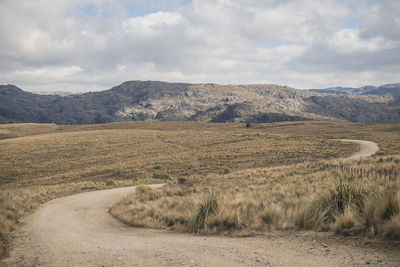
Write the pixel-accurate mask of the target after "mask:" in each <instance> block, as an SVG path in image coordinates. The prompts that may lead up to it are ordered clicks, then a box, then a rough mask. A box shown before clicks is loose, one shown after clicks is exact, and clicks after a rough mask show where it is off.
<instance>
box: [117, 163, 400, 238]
mask: <svg viewBox="0 0 400 267" xmlns="http://www.w3.org/2000/svg"><path fill="white" fill-rule="evenodd" d="M399 173H400V156H389V157H382V156H379V157H374V158H366V159H360V160H343V161H326V162H313V163H311V162H307V163H300V164H295V165H291V166H283V167H282V166H279V167H270V168H255V169H249V170H241V171H236V172H233V173H231V174H227V175H215V174H209V175H207V176H206V177H204V178H200V177H191V179H188V181H187V182H186V183H185V184H180V183H178V182H177V183H174V184H168V185H167V186H165V187H164V188H162V189H159V190H151V191H146V192H145V193H142V194H131V195H129V196H127V197H125V198H124V199H122V200H121V202H119V203H118V204H116V205H115V206H114V207H113V208H112V209H111V213H112V214H113V215H114V216H115V217H117V218H119V219H120V220H122V221H123V222H125V223H127V224H129V225H133V226H145V227H152V228H163V229H173V230H179V231H188V232H193V233H199V232H200V233H226V234H228V233H229V234H230V233H234V234H241V233H249V232H264V231H272V230H310V229H312V230H317V231H333V232H335V233H338V234H343V235H357V236H367V237H375V236H379V237H383V238H389V239H395V240H400V181H399Z"/></svg>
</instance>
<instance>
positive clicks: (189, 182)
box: [0, 122, 400, 257]
mask: <svg viewBox="0 0 400 267" xmlns="http://www.w3.org/2000/svg"><path fill="white" fill-rule="evenodd" d="M399 137H400V126H399V125H363V124H345V123H335V122H288V123H272V124H258V125H252V127H250V128H247V127H245V125H243V124H206V123H192V122H134V123H111V124H102V125H82V126H59V125H53V124H10V125H0V139H2V140H0V151H1V153H0V169H1V172H0V189H1V191H0V248H1V250H0V251H1V252H0V257H3V256H4V255H5V254H6V251H7V248H8V247H9V240H10V233H11V232H12V230H14V229H15V228H16V226H17V223H18V220H19V219H20V218H21V217H22V216H24V215H25V214H26V213H29V212H31V211H32V210H34V209H35V208H36V207H38V205H40V204H41V203H44V202H46V201H48V200H50V199H53V198H56V197H59V196H62V195H67V194H72V193H76V192H81V191H89V190H96V189H102V188H110V187H117V186H127V185H134V184H148V183H160V182H165V183H167V186H166V187H165V188H164V189H162V190H160V191H150V190H146V189H143V188H142V189H143V190H142V191H143V192H142V193H140V194H138V195H132V196H130V197H128V198H126V199H124V200H123V201H122V202H121V203H119V204H118V205H117V206H116V207H115V208H114V209H113V211H112V213H113V214H114V215H115V216H116V217H118V218H120V219H121V220H123V221H125V222H126V223H128V224H132V225H143V226H149V227H157V228H172V229H181V230H187V229H188V227H189V225H191V224H192V218H193V216H194V214H195V213H196V209H194V207H195V208H196V207H197V206H198V205H200V204H201V203H202V202H204V198H205V197H206V196H207V194H209V192H210V190H212V191H213V192H215V198H216V199H215V201H217V204H218V212H215V214H214V215H213V216H210V217H209V218H205V220H204V225H200V226H199V227H197V231H203V232H226V231H238V230H240V231H244V230H255V231H264V230H267V229H292V228H301V227H303V228H315V229H317V228H321V229H322V228H324V229H325V228H329V229H331V228H332V229H333V228H334V226H333V224H335V223H336V222H339V221H340V220H342V221H346V220H347V217H351V216H353V217H352V218H353V219H354V220H353V222H354V225H356V224H357V226H359V220H358V217H357V216H356V215H355V214H354V212H353V213H351V212H349V209H346V212H344V210H343V214H346V216H347V217H346V218H345V216H344V215H343V216H342V217H343V218H342V217H341V218H342V219H340V220H339V219H338V220H335V221H334V222H328V221H323V222H322V221H321V219H319V221H318V223H314V224H312V222H313V220H312V219H310V218H308V217H307V216H303V217H304V219H303V220H300V219H301V216H300V215H299V214H305V215H306V214H308V213H307V212H308V210H306V209H305V208H304V207H307V205H308V204H310V203H314V202H313V201H314V199H315V197H314V195H316V194H318V193H319V192H321V191H320V190H329V186H328V184H329V183H327V181H328V180H329V179H334V178H335V177H336V176H340V177H341V176H342V175H344V174H346V175H347V174H348V175H350V174H351V173H352V172H354V173H355V172H356V169H357V170H358V169H360V168H361V169H362V170H363V173H367V170H366V169H367V166H370V167H368V170H369V172H368V173H369V174H370V176H368V177H369V178H368V177H364V176H363V177H361V178H360V179H369V180H368V181H369V183H371V184H373V185H376V188H375V189H376V190H375V191H376V192H378V191H379V192H381V191H382V192H387V190H389V189H387V188H392V191H393V194H392V195H393V199H392V200H393V201H392V200H382V201H386V202H387V201H389V202H388V203H389V204H388V205H392V204H393V203H394V207H396V205H398V203H399V201H400V199H399V198H400V197H399V196H398V193H397V195H396V192H398V188H399V187H398V178H390V179H392V180H393V181H391V180H390V182H388V179H387V178H385V177H386V176H384V175H382V172H383V169H379V168H381V167H382V166H386V167H384V168H389V167H390V168H389V169H390V170H391V173H392V176H393V175H395V173H396V171H397V173H398V169H396V167H395V166H396V161H397V163H398V156H391V155H398V154H400V142H399V140H400V138H399ZM337 138H348V139H366V140H371V141H376V142H378V143H379V145H380V148H381V150H380V151H379V153H378V155H377V156H375V157H373V159H370V161H368V162H361V163H358V162H354V161H351V162H343V163H341V162H335V163H334V162H329V163H324V164H325V165H323V163H321V162H320V161H321V160H324V159H332V158H336V157H345V156H348V155H350V154H352V152H354V151H356V150H357V145H355V144H351V143H342V142H339V141H335V140H332V139H337ZM382 162H384V163H385V164H386V165H385V164H381V163H382ZM326 164H327V165H326ZM342 166H348V167H346V168H343V167H342ZM360 166H361V167H360ZM397 166H398V164H397ZM335 175H336V176H335ZM346 177H347V176H346ZM396 177H397V176H396ZM376 178H377V179H376ZM357 179H359V178H357ZM379 192H378V193H379ZM378 193H376V194H375V195H374V196H376V197H377V198H379V196H380V195H379V194H378ZM383 195H384V194H383V193H382V196H383ZM321 201H322V200H321ZM390 201H392V202H390ZM396 201H397V202H396ZM390 203H392V204H390ZM396 203H397V204H396ZM371 205H372V204H371ZM308 206H309V205H308ZM301 207H303V208H301ZM346 207H347V206H346ZM368 207H369V206H368ZM369 209H370V210H373V211H370V213H371V212H372V215H371V216H370V217H369V219H370V220H372V221H373V222H374V223H375V224H373V225H374V226H373V227H375V228H377V229H375V228H373V229H372V228H371V227H369V228H368V231H369V232H372V231H375V232H377V233H379V232H380V229H381V228H382V229H389V228H390V226H388V225H389V221H390V222H391V224H390V225H392V228H393V225H396V222H397V221H396V220H399V219H398V218H397V217H398V211H395V212H394V213H393V214H391V215H390V216H389V217H388V218H386V219H385V220H387V222H388V225H386V224H385V226H384V227H383V226H382V225H381V224H379V223H378V222H377V220H378V218H381V217H385V216H386V217H387V216H388V215H385V216H383V215H381V214H382V212H381V211H380V210H382V209H381V208H380V207H376V208H373V207H370V208H369ZM394 209H396V208H394ZM392 210H393V209H392ZM349 214H350V215H351V216H350V215H349ZM337 216H341V215H340V214H338V215H337ZM396 216H397V217H396ZM356 217H357V218H356ZM338 218H339V217H338ZM392 218H393V219H392ZM345 219H346V220H345ZM379 220H380V219H379ZM314 221H315V220H314ZM347 221H348V220H347ZM347 221H346V222H347ZM319 222H321V223H319ZM302 223H303V224H304V225H303V226H301V224H302ZM371 223H372V222H371ZM350 224H351V223H350ZM369 226H370V225H369ZM388 227H389V228H388ZM342 228H343V227H336V228H335V231H341V229H342ZM378 228H379V229H378ZM343 229H344V228H343ZM346 229H348V231H350V230H351V231H353V230H354V229H352V227H347V228H346ZM393 229H397V228H395V227H394V228H393ZM346 231H347V230H346ZM354 231H355V230H354ZM382 231H383V230H382ZM385 231H386V230H385ZM397 231H398V230H397Z"/></svg>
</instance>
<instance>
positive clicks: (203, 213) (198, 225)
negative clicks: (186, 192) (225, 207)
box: [189, 191, 219, 233]
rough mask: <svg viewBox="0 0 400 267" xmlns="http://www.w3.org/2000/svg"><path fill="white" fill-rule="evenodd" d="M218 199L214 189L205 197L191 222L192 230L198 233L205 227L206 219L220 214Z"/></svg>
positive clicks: (190, 227)
mask: <svg viewBox="0 0 400 267" xmlns="http://www.w3.org/2000/svg"><path fill="white" fill-rule="evenodd" d="M218 212H219V209H218V201H217V196H216V194H215V193H214V192H213V191H210V193H209V194H208V195H207V196H206V197H205V199H204V201H203V202H202V203H200V204H199V205H198V207H197V211H196V213H195V214H194V216H193V218H192V220H191V221H190V224H189V229H190V232H192V233H197V232H199V231H200V230H202V229H204V227H205V225H206V220H208V218H209V217H212V216H213V215H216V214H218Z"/></svg>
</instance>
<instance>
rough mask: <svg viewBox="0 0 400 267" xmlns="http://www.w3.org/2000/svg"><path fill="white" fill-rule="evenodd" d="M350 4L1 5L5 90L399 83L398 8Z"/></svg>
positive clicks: (299, 0)
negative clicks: (150, 83)
mask: <svg viewBox="0 0 400 267" xmlns="http://www.w3.org/2000/svg"><path fill="white" fill-rule="evenodd" d="M348 3H350V4H351V6H350V5H348V4H346V3H344V1H339V0H325V1H322V0H280V1H278V0H268V1H259V0H218V1H212V0H193V1H192V2H191V3H189V4H187V5H182V1H181V0H174V1H166V0H158V1H157V0H148V1H143V0H134V1H128V0H81V1H78V0H38V1H35V2H32V1H29V0H20V1H12V0H3V1H1V2H0V83H14V84H16V85H18V86H21V87H22V88H24V89H40V90H47V91H48V90H52V89H53V88H54V90H56V89H57V90H66V89H71V90H78V91H84V90H95V89H98V90H100V89H107V88H109V87H111V86H113V85H116V84H118V83H120V82H123V81H125V80H136V79H144V80H147V79H151V80H165V81H177V82H179V81H182V82H220V83H257V82H271V83H277V84H287V85H290V86H294V87H300V88H306V87H328V86H336V85H338V84H340V85H343V84H344V83H349V85H350V84H351V85H352V86H353V85H357V86H361V85H364V84H365V83H373V84H379V83H385V82H391V81H393V80H394V77H396V75H397V73H398V70H399V69H400V56H398V55H400V23H399V13H400V5H399V2H398V1H394V0H392V1H390V0H381V1H379V2H375V3H372V4H371V2H370V1H368V2H367V1H357V0H351V1H349V2H348ZM132 6H133V7H132ZM353 19H355V20H357V21H358V24H357V25H356V27H355V28H348V27H347V21H348V20H353ZM366 74H368V75H366ZM385 79H386V80H385ZM39 87H40V88H39ZM62 87H64V88H62Z"/></svg>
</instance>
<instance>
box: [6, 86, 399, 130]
mask: <svg viewBox="0 0 400 267" xmlns="http://www.w3.org/2000/svg"><path fill="white" fill-rule="evenodd" d="M392 89H393V88H392ZM392 89H390V88H389V89H388V88H386V90H392ZM393 90H394V91H396V90H397V89H396V88H394V89H393ZM393 90H392V91H393ZM371 91H372V92H374V91H373V90H371ZM371 91H370V92H371ZM364 93H365V92H364ZM382 95H383V94H382ZM308 119H317V120H327V119H328V120H342V121H350V122H365V123H375V122H380V123H400V98H399V97H396V96H391V95H384V96H380V95H379V93H374V94H371V95H352V94H327V93H318V92H312V91H305V90H296V89H292V88H288V87H286V86H278V85H218V84H188V83H166V82H157V81H128V82H124V83H122V84H121V85H118V86H116V87H113V88H111V89H109V90H106V91H101V92H90V93H85V94H80V95H68V96H59V95H37V94H32V93H29V92H25V91H23V90H21V89H19V88H18V87H15V86H13V85H1V86H0V123H15V122H45V123H57V124H91V123H105V122H115V121H136V120H161V121H204V122H255V123H257V122H273V121H292V120H308Z"/></svg>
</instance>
